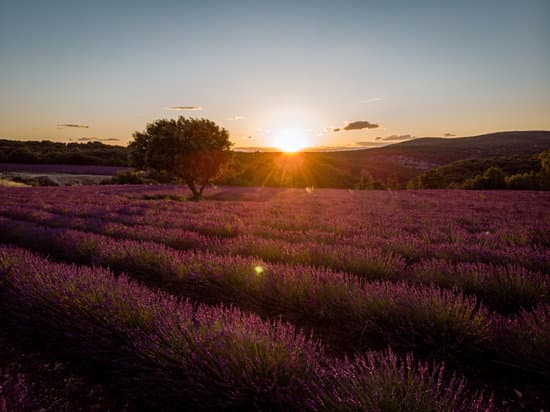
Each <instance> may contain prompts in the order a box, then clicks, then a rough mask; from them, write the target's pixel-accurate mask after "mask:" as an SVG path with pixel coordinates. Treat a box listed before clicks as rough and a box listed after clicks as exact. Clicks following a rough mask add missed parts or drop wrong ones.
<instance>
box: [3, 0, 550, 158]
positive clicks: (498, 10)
mask: <svg viewBox="0 0 550 412" xmlns="http://www.w3.org/2000/svg"><path fill="white" fill-rule="evenodd" d="M180 115H183V116H191V117H201V118H202V117H204V118H208V119H211V120H213V121H215V122H216V123H218V124H219V125H221V126H223V127H225V128H226V129H227V130H228V131H229V133H230V138H231V140H232V142H234V145H235V147H271V146H277V147H289V148H294V149H295V148H301V147H302V146H315V147H343V148H350V147H376V146H379V145H382V144H388V143H394V142H397V141H400V140H405V139H409V138H412V137H425V136H447V137H454V136H470V135H477V134H483V133H488V132H494V131H504V130H550V1H548V0H516V1H509V0H498V1H497V0H495V1H491V0H475V1H469V0H463V1H443V0H437V1H436V0H433V1H422V0H419V1H408V0H386V1H368V0H363V1H346V0H342V1H334V0H332V1H298V0H295V1H286V0H279V1H260V0H256V1H239V0H235V1H209V0H201V1H196V0H195V1H185V0H180V1H162V0H159V1H154V2H153V1H147V2H144V1H139V0H135V1H116V0H110V1H101V0H94V1H78V0H74V1H55V0H52V1H47V2H46V1H25V0H17V1H6V0H0V138H7V139H20V140H41V139H48V140H54V141H87V140H90V139H94V140H102V141H105V142H106V143H112V144H122V145H125V144H127V143H128V142H129V141H130V140H131V139H132V133H133V132H135V131H138V130H139V131H141V130H143V129H144V128H145V126H146V125H147V123H150V122H152V121H154V120H156V119H161V118H176V117H177V116H180Z"/></svg>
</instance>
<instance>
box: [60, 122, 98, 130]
mask: <svg viewBox="0 0 550 412" xmlns="http://www.w3.org/2000/svg"><path fill="white" fill-rule="evenodd" d="M57 127H58V128H65V127H76V128H79V129H88V128H89V127H90V126H88V125H87V124H76V123H64V124H58V125H57Z"/></svg>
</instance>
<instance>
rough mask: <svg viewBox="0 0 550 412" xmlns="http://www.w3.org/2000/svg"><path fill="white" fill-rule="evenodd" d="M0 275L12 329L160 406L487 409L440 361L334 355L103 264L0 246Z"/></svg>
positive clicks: (284, 330)
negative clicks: (66, 261) (59, 260)
mask: <svg viewBox="0 0 550 412" xmlns="http://www.w3.org/2000/svg"><path fill="white" fill-rule="evenodd" d="M0 273H1V274H2V281H1V282H0V297H1V299H0V307H1V308H2V310H3V313H4V314H5V315H6V316H4V317H5V321H6V323H7V324H8V325H9V326H10V327H11V328H12V329H14V330H15V332H16V333H18V334H20V335H22V336H25V335H27V334H36V331H39V334H40V337H41V338H42V339H44V340H45V341H51V342H55V343H56V344H59V343H60V342H62V343H63V344H64V345H65V348H66V352H67V354H68V355H77V356H79V357H85V358H87V359H89V360H90V361H91V362H97V363H99V364H101V365H102V366H106V367H108V368H109V369H111V371H112V372H113V374H114V375H115V376H116V377H117V378H118V379H120V380H121V381H122V382H126V383H130V384H129V385H127V386H126V388H127V390H128V392H129V394H130V396H138V394H141V396H143V397H144V399H149V401H152V400H154V402H155V406H156V407H157V408H162V409H163V410H171V409H179V408H181V406H182V402H185V404H187V405H192V406H193V407H194V408H196V409H199V408H200V409H203V410H212V409H218V410H221V409H232V410H235V409H241V410H242V409H247V410H249V409H255V410H258V409H259V410H267V409H269V410H282V409H283V408H284V409H289V410H312V411H320V410H333V411H344V410H359V409H360V410H382V409H383V408H384V407H385V406H384V405H387V404H388V402H392V403H395V404H398V405H400V408H402V409H403V410H411V411H424V410H439V411H466V410H469V411H489V410H491V409H492V406H491V402H490V401H489V402H485V401H483V398H482V396H481V395H476V396H474V397H469V396H467V395H466V394H465V390H464V382H463V380H460V379H456V378H451V379H443V376H442V374H443V368H442V367H440V366H437V365H435V366H434V367H433V368H428V367H427V366H426V365H423V364H420V363H417V362H415V361H414V360H413V359H412V357H410V356H408V357H407V358H406V359H403V360H399V359H397V357H396V356H395V355H394V354H393V353H392V352H386V353H373V352H371V353H369V354H367V355H366V356H363V357H356V358H354V359H353V361H350V360H347V359H344V360H337V359H335V358H331V357H329V356H327V354H326V353H325V350H324V348H323V346H322V345H320V344H319V343H317V342H315V341H313V340H311V339H307V338H306V337H304V335H303V334H301V333H300V332H296V331H295V330H294V328H293V327H292V326H290V325H288V324H283V323H281V322H265V321H262V320H261V319H260V318H259V317H257V316H253V315H246V314H244V313H242V312H240V311H239V310H237V309H232V308H223V307H218V308H211V307H205V306H200V305H199V306H194V305H192V304H191V303H190V302H188V301H181V300H179V299H177V298H174V297H172V296H170V295H167V294H164V293H159V292H152V291H150V290H149V289H147V288H144V287H141V286H139V285H137V284H136V283H134V282H132V281H131V280H129V279H128V278H126V277H125V276H124V275H120V276H118V277H117V278H115V277H114V276H113V275H112V274H111V273H110V272H109V271H108V270H106V269H102V268H89V267H77V266H74V265H61V264H53V263H51V262H49V261H47V260H45V259H43V258H40V257H37V256H35V255H32V254H30V253H28V252H26V251H22V250H20V249H14V248H6V247H1V248H0ZM131 388H133V392H132V389H131ZM185 404H184V405H185Z"/></svg>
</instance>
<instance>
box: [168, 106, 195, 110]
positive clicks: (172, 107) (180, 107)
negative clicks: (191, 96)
mask: <svg viewBox="0 0 550 412" xmlns="http://www.w3.org/2000/svg"><path fill="white" fill-rule="evenodd" d="M166 109H167V110H180V111H181V110H184V111H185V110H188V111H196V110H202V107H200V106H169V107H167V108H166Z"/></svg>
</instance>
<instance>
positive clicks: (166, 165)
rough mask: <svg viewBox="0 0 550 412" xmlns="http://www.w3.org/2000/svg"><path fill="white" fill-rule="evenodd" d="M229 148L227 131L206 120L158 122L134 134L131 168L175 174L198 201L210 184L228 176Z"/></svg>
mask: <svg viewBox="0 0 550 412" xmlns="http://www.w3.org/2000/svg"><path fill="white" fill-rule="evenodd" d="M230 147H231V142H230V141H229V133H228V132H227V130H225V129H223V128H220V127H219V126H218V125H216V124H215V123H214V122H212V121H210V120H207V119H193V118H189V119H186V118H185V117H183V116H180V117H179V118H178V119H177V120H174V119H170V120H168V119H161V120H157V121H155V122H153V123H150V124H148V125H147V127H146V129H145V131H144V132H136V133H134V140H133V141H132V142H131V143H130V145H129V147H128V150H129V160H130V163H131V165H132V166H134V167H137V168H141V169H151V170H154V171H155V172H157V173H162V172H167V173H169V174H172V175H174V176H176V177H177V178H179V179H181V180H182V181H183V182H184V183H185V184H186V185H187V186H188V187H189V189H190V190H191V192H192V193H193V198H194V199H199V198H200V197H201V196H202V192H203V191H204V188H205V187H206V186H207V185H208V184H210V183H212V182H214V181H215V180H217V179H219V178H220V177H221V176H223V175H224V174H225V173H226V172H227V168H228V166H229V163H230V160H231V154H230V151H229V149H230Z"/></svg>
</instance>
